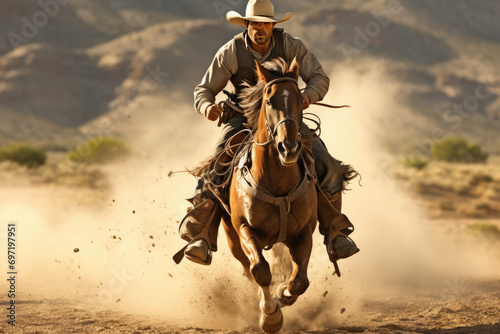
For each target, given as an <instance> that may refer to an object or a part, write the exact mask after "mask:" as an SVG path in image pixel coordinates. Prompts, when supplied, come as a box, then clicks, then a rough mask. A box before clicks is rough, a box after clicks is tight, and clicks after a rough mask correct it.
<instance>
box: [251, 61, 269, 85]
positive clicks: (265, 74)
mask: <svg viewBox="0 0 500 334" xmlns="http://www.w3.org/2000/svg"><path fill="white" fill-rule="evenodd" d="M254 61H255V67H256V69H257V82H259V81H261V80H264V82H269V81H271V73H270V72H269V71H268V70H267V68H265V67H264V66H262V65H261V64H259V62H258V61H257V60H254Z"/></svg>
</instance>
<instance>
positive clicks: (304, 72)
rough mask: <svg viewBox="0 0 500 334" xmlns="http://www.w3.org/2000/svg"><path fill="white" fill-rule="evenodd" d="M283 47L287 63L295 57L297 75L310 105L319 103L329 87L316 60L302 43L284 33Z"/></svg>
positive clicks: (328, 81) (324, 74) (328, 80)
mask: <svg viewBox="0 0 500 334" xmlns="http://www.w3.org/2000/svg"><path fill="white" fill-rule="evenodd" d="M284 37H285V39H284V44H285V45H284V46H285V52H286V54H287V57H289V58H290V59H288V61H291V60H292V59H293V58H294V57H297V61H298V63H299V75H300V77H301V78H302V80H304V82H305V83H306V88H305V90H304V93H305V94H306V95H307V96H308V97H309V102H310V103H315V102H318V101H321V100H322V99H323V98H324V97H325V95H326V93H327V92H328V88H329V87H330V79H329V78H328V76H327V75H326V73H325V71H324V70H323V67H322V66H321V64H320V63H319V61H318V59H317V58H316V56H314V54H312V53H311V52H310V51H309V50H308V49H307V48H306V46H305V45H304V43H303V42H302V41H301V40H300V39H298V38H296V37H294V36H292V35H290V34H288V33H287V32H285V36H284Z"/></svg>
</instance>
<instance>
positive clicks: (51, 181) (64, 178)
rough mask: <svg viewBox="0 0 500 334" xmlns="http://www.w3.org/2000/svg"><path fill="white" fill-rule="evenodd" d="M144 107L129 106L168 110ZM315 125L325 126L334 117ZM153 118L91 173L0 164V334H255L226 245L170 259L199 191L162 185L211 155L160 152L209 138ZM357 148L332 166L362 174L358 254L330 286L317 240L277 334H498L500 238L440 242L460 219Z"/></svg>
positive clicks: (356, 213) (186, 149)
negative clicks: (128, 147) (10, 279)
mask: <svg viewBox="0 0 500 334" xmlns="http://www.w3.org/2000/svg"><path fill="white" fill-rule="evenodd" d="M148 101H150V100H148ZM146 102H147V101H146ZM146 102H144V104H140V103H139V104H138V106H137V109H138V110H152V109H153V108H159V107H158V106H163V105H164V104H162V103H163V102H164V100H160V102H158V101H154V100H152V102H147V103H150V104H151V105H148V104H147V103H146ZM335 115H337V114H335ZM340 115H341V116H342V115H343V114H340ZM349 115H350V114H349ZM136 116H137V117H139V114H138V113H137V114H133V117H132V119H134V117H136ZM335 117H337V116H335ZM339 117H340V116H339ZM343 117H344V116H343ZM322 120H323V121H324V122H325V124H326V123H330V124H333V123H334V121H335V120H337V118H334V117H333V116H331V118H330V119H329V118H328V117H327V116H326V115H325V117H323V118H322ZM153 121H154V122H152V123H146V124H145V126H144V127H143V128H139V129H136V130H135V131H136V132H135V134H134V135H135V136H136V137H133V138H141V140H140V142H139V143H138V142H137V140H136V142H133V141H131V142H132V143H133V144H134V145H133V149H135V153H134V158H133V159H131V160H130V161H125V162H120V163H119V164H117V165H109V166H104V167H102V168H99V170H98V171H96V170H95V169H90V170H86V169H85V168H82V169H81V170H80V168H76V169H72V168H69V172H68V173H67V174H61V175H58V174H57V173H56V175H54V173H53V170H52V169H51V168H48V167H47V168H46V169H44V170H42V171H41V172H32V171H26V170H22V169H17V168H14V167H12V166H11V165H3V166H0V219H1V221H0V223H1V228H2V230H1V231H0V238H2V237H3V238H2V243H1V245H2V246H1V247H2V249H0V253H2V252H4V251H5V248H4V246H3V245H5V243H3V240H5V231H4V227H5V226H6V224H7V222H10V221H13V222H16V223H17V224H18V225H17V226H18V228H19V239H18V241H19V244H18V256H19V257H18V261H19V265H20V266H22V267H20V269H19V281H18V283H19V285H18V287H17V288H18V292H19V295H18V296H17V297H16V303H17V304H16V305H17V308H16V326H15V327H12V326H9V325H7V321H6V317H5V315H6V314H7V311H6V307H7V305H8V302H9V300H8V298H7V293H6V291H7V290H6V288H7V285H6V284H5V281H4V283H2V284H1V285H0V289H1V291H0V310H2V311H1V312H0V319H2V320H1V322H0V332H1V333H27V334H36V333H44V334H45V333H129V334H132V333H136V334H140V333H178V334H190V333H213V334H219V333H221V334H222V333H233V334H238V333H254V332H255V333H258V332H260V330H259V328H258V300H257V293H256V286H255V283H253V285H251V287H250V288H248V284H250V283H248V282H246V283H244V282H243V281H244V278H243V277H242V276H241V273H240V270H241V268H240V267H239V264H238V263H237V261H236V260H234V259H233V258H232V257H231V255H230V254H229V252H228V251H227V245H225V244H224V242H223V239H224V238H223V237H222V236H220V237H219V240H220V245H219V246H220V250H219V251H218V252H217V253H216V256H215V257H214V262H213V263H212V265H211V266H210V267H200V266H199V265H194V264H191V263H189V261H185V262H183V263H182V264H181V265H178V266H176V265H175V264H174V263H173V261H172V260H171V256H172V255H173V254H175V252H177V251H178V249H180V248H181V247H182V246H183V245H184V242H183V241H182V240H180V238H179V237H178V235H177V228H178V224H177V222H178V220H179V219H180V218H181V217H182V216H183V215H184V214H185V212H186V208H187V204H186V202H185V201H184V199H185V198H188V197H189V196H190V195H191V193H192V189H193V188H194V184H195V181H194V180H193V179H192V178H189V177H188V176H185V175H183V174H176V175H174V176H172V177H169V176H167V175H168V174H169V171H170V170H174V171H177V170H180V169H183V167H184V166H193V165H194V164H195V163H197V162H198V161H199V160H200V158H201V157H204V156H205V154H206V152H207V151H208V150H209V149H210V145H209V143H207V144H206V145H205V147H200V146H196V145H193V144H192V143H190V142H188V141H182V140H181V141H179V140H176V141H174V143H175V145H173V144H172V145H170V146H163V145H159V144H158V143H164V142H168V140H170V139H171V138H179V136H188V137H195V138H196V139H197V140H198V142H199V141H206V140H207V139H206V138H209V137H210V136H215V135H216V134H217V133H218V130H217V129H213V127H209V125H210V124H209V125H196V124H197V123H196V124H195V123H194V121H192V120H191V119H187V120H186V119H183V118H179V117H171V116H169V115H166V116H165V117H164V118H158V119H157V118H153ZM191 121H192V122H193V124H195V125H196V126H192V125H191V124H190V123H189V122H191ZM182 122H185V123H188V124H183V123H182ZM355 122H356V119H352V120H351V119H350V118H348V115H347V114H346V116H345V119H344V118H342V119H340V123H342V124H344V125H345V128H346V129H354V128H356V126H355V125H354V124H351V123H355ZM155 124H161V126H157V125H155ZM200 124H202V122H201V121H200ZM203 124H205V123H203ZM155 126H156V128H157V129H156V131H152V130H151V129H153V128H155ZM165 127H168V129H165ZM179 129H186V131H187V132H182V133H180V130H179ZM199 129H202V131H198V130H199ZM167 130H168V131H167ZM195 130H196V131H195ZM346 131H348V130H346ZM200 133H201V134H200ZM335 135H336V136H339V137H341V136H342V133H338V134H335ZM332 136H333V135H330V137H328V133H325V140H326V141H327V142H335V138H334V137H332ZM365 137H366V138H365ZM181 138H183V137H181ZM355 139H356V140H355V141H353V142H352V143H353V144H352V146H353V147H348V145H345V146H346V147H339V148H338V149H336V151H335V156H339V157H342V158H343V159H344V160H345V161H349V162H350V163H353V164H354V165H355V166H357V168H359V170H360V171H361V172H362V174H363V181H362V187H361V186H359V185H358V184H357V183H353V185H352V188H353V190H352V191H350V192H348V194H347V195H346V196H345V202H344V209H345V212H346V213H347V214H348V215H349V217H350V219H351V220H352V221H353V222H355V225H356V232H355V233H354V238H355V240H356V242H357V243H358V246H359V247H360V249H361V252H360V253H359V255H356V256H353V257H352V259H349V261H345V262H343V263H342V264H341V270H342V273H343V276H342V278H340V279H339V278H335V277H332V272H333V268H332V266H331V264H330V263H329V262H328V259H327V257H326V255H325V253H324V248H323V246H322V245H321V240H320V236H319V235H317V236H316V237H315V238H316V239H315V245H314V247H313V254H312V256H311V262H310V266H309V267H310V268H309V279H310V281H311V286H310V287H309V289H308V291H307V292H306V294H305V295H304V296H302V297H301V299H299V300H298V301H297V303H296V304H295V305H293V306H292V307H290V308H285V309H284V310H283V313H284V316H285V324H284V327H283V330H282V333H322V334H323V333H324V334H330V333H331V334H334V333H335V334H337V333H391V334H396V333H401V334H402V333H431V334H466V333H478V334H498V333H500V275H499V270H498V263H499V261H498V260H499V259H500V254H498V250H500V246H499V242H498V241H495V242H496V243H492V244H488V243H486V242H483V241H482V240H480V243H479V244H480V247H477V246H476V244H477V243H476V244H469V243H467V242H464V241H462V240H460V239H454V238H451V239H450V238H447V239H440V238H441V237H439V238H436V237H435V232H439V233H440V234H442V235H444V236H446V237H447V236H449V235H450V234H454V233H456V232H457V231H458V232H460V231H463V230H464V229H465V228H464V226H465V225H468V224H469V222H465V221H457V220H454V219H451V220H447V221H440V220H432V219H428V217H427V215H426V213H425V212H422V209H421V208H420V207H419V206H418V205H416V204H415V201H414V200H413V199H410V198H409V196H407V194H406V193H405V192H403V191H400V190H398V188H399V187H398V184H397V180H395V181H394V182H387V180H386V178H384V175H381V173H380V170H379V169H377V168H375V165H376V164H374V163H373V161H376V160H375V159H376V158H377V157H376V156H372V155H370V154H369V153H370V152H372V153H373V152H377V151H376V150H369V149H368V148H369V147H371V144H370V143H371V137H370V136H369V135H366V136H363V137H360V138H355ZM143 148H148V150H145V149H143ZM153 148H154V150H153ZM141 149H142V150H141ZM179 152H182V154H181V153H179ZM356 152H366V154H359V153H356ZM63 171H64V170H63ZM74 171H76V172H74ZM27 173H28V174H30V175H31V174H33V175H31V176H30V175H27ZM395 183H396V184H395ZM387 203H390V204H391V207H390V210H388V209H387V206H386V204H387ZM490 218H491V217H490ZM494 222H496V223H495V224H497V223H498V220H495V221H494ZM488 223H493V221H492V220H491V219H488ZM448 239H450V240H448ZM475 248H481V249H482V248H485V249H487V250H490V249H493V250H495V252H493V255H491V258H488V255H484V254H482V253H472V255H471V254H468V253H467V252H466V250H468V249H475ZM76 249H78V251H75V250H76ZM1 259H2V261H4V259H5V257H3V256H2V257H1ZM3 274H4V275H5V274H6V271H5V272H4V273H3ZM245 284H246V285H245Z"/></svg>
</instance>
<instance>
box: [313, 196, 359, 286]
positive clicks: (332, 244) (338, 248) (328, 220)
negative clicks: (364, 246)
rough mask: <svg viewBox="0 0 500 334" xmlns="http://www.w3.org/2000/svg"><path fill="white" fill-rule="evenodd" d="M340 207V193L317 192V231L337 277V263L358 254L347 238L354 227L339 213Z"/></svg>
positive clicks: (354, 245) (356, 248)
mask: <svg viewBox="0 0 500 334" xmlns="http://www.w3.org/2000/svg"><path fill="white" fill-rule="evenodd" d="M341 207H342V192H340V191H339V192H337V193H336V194H334V195H330V194H328V193H326V192H324V191H322V190H319V191H318V220H319V231H320V233H321V234H322V235H324V236H325V242H324V243H325V245H326V250H327V253H328V257H329V258H330V261H332V262H333V264H334V265H335V270H336V272H337V274H338V275H339V276H340V272H339V270H338V267H337V261H338V260H340V259H345V258H348V257H350V256H352V255H354V254H356V253H357V252H359V249H358V247H357V246H356V244H355V243H354V241H352V239H351V238H349V237H348V235H349V234H351V233H352V232H353V231H354V226H353V225H352V223H351V222H350V221H349V219H348V218H347V216H346V215H344V214H342V213H341V212H340V210H341Z"/></svg>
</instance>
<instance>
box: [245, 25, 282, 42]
mask: <svg viewBox="0 0 500 334" xmlns="http://www.w3.org/2000/svg"><path fill="white" fill-rule="evenodd" d="M275 25H276V23H272V22H248V23H247V30H248V36H249V37H250V39H251V40H252V42H254V43H255V44H257V45H264V44H266V43H267V42H268V41H269V40H270V39H271V36H272V35H273V29H274V26H275Z"/></svg>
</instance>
